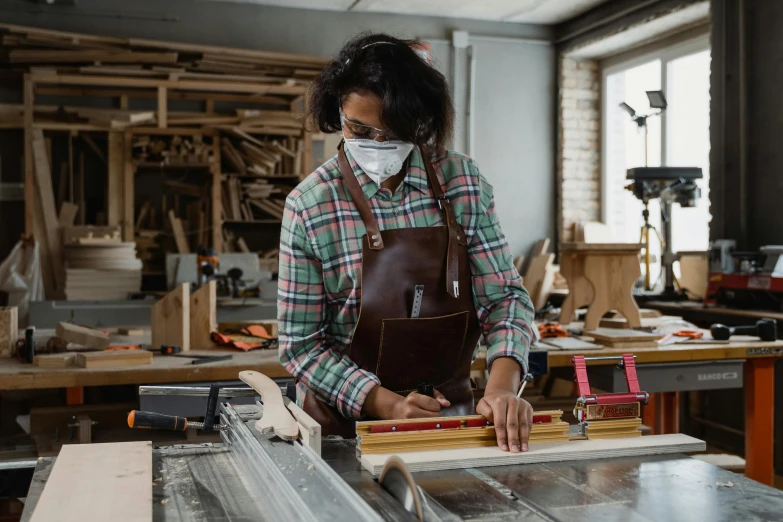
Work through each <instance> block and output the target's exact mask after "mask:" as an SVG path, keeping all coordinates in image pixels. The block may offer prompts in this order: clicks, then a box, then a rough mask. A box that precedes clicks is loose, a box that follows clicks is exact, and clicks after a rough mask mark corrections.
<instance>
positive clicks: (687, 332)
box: [674, 330, 704, 339]
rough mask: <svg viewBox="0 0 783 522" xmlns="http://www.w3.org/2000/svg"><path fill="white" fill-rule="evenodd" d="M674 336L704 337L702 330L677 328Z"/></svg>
mask: <svg viewBox="0 0 783 522" xmlns="http://www.w3.org/2000/svg"><path fill="white" fill-rule="evenodd" d="M674 336H675V337H686V338H688V339H701V338H702V337H704V332H700V331H698V330H679V331H677V332H674Z"/></svg>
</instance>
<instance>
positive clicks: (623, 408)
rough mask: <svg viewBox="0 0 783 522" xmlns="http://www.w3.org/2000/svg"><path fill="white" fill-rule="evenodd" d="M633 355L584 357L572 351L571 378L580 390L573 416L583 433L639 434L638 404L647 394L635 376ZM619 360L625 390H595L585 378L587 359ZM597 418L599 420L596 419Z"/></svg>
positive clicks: (608, 434)
mask: <svg viewBox="0 0 783 522" xmlns="http://www.w3.org/2000/svg"><path fill="white" fill-rule="evenodd" d="M635 358H636V356H634V355H633V354H630V353H624V354H623V355H622V356H619V357H585V356H584V355H575V356H574V357H573V358H572V359H571V362H572V363H573V365H574V378H575V380H576V385H577V388H578V391H579V398H577V399H576V406H575V408H574V416H575V417H576V420H577V421H579V426H580V428H581V431H582V434H583V435H586V436H587V437H588V438H601V437H613V436H617V435H627V436H638V435H640V434H641V432H639V430H638V427H639V426H640V424H641V420H640V419H639V416H640V415H641V406H640V404H647V401H648V400H649V398H650V394H649V393H647V392H643V391H641V389H640V388H639V379H638V378H637V377H636V361H635V360H634V359H635ZM610 360H611V361H614V360H616V361H619V362H618V366H619V367H620V368H622V369H623V370H624V371H625V382H626V384H627V385H628V392H627V393H602V394H594V393H592V390H591V389H590V382H589V380H588V378H587V361H610ZM595 421H598V422H595Z"/></svg>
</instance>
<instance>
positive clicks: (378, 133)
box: [340, 109, 399, 141]
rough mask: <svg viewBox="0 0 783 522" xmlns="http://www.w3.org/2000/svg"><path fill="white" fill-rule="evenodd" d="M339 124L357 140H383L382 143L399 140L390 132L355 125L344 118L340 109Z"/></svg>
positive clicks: (369, 126)
mask: <svg viewBox="0 0 783 522" xmlns="http://www.w3.org/2000/svg"><path fill="white" fill-rule="evenodd" d="M340 123H341V124H342V126H343V129H348V131H350V133H351V136H352V137H353V138H354V139H357V140H373V141H378V138H383V140H382V141H397V140H399V138H398V137H397V136H396V135H395V134H394V133H393V132H391V131H387V130H383V129H378V128H376V127H373V126H371V125H364V124H363V123H357V122H355V121H351V120H349V119H348V118H346V117H345V114H343V111H342V109H340Z"/></svg>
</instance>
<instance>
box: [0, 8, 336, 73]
mask: <svg viewBox="0 0 783 522" xmlns="http://www.w3.org/2000/svg"><path fill="white" fill-rule="evenodd" d="M0 35H2V36H1V37H2V40H0V41H1V42H2V48H3V49H4V50H5V51H6V52H7V55H6V56H5V57H4V61H5V62H6V63H7V64H8V65H9V66H10V67H12V68H16V67H18V66H26V67H41V66H44V65H49V66H56V67H57V70H58V71H60V72H69V73H73V72H79V73H82V74H85V75H92V76H101V75H111V76H120V75H123V76H129V77H134V78H160V79H167V80H192V81H204V80H209V79H212V78H215V77H218V78H223V79H224V80H225V81H230V82H243V81H250V80H251V79H252V81H254V82H256V83H258V84H268V85H270V86H287V87H295V86H303V85H305V84H306V83H307V82H308V81H309V80H310V79H312V78H313V76H315V75H316V74H317V73H318V71H319V70H320V69H321V68H323V66H324V65H326V63H327V62H328V59H327V58H321V57H314V56H303V55H298V54H288V53H277V52H267V51H256V50H250V49H233V48H229V47H218V46H209V45H194V44H186V43H176V42H164V41H156V40H144V39H140V38H116V37H106V36H95V35H84V34H74V33H67V32H62V31H51V30H47V29H39V28H34V27H24V26H17V25H11V24H0Z"/></svg>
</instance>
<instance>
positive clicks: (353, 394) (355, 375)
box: [337, 369, 381, 419]
mask: <svg viewBox="0 0 783 522" xmlns="http://www.w3.org/2000/svg"><path fill="white" fill-rule="evenodd" d="M380 384H381V381H380V379H378V377H376V376H375V374H373V373H370V372H368V371H365V370H362V369H357V370H355V371H353V372H351V374H350V375H349V376H348V378H347V379H346V380H345V383H344V384H343V386H342V388H340V391H339V392H338V394H337V410H338V411H339V412H340V413H341V414H342V416H343V417H345V418H348V419H359V418H361V416H362V407H363V406H364V401H365V399H367V394H369V393H370V390H372V389H373V388H374V387H375V386H378V385H380Z"/></svg>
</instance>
